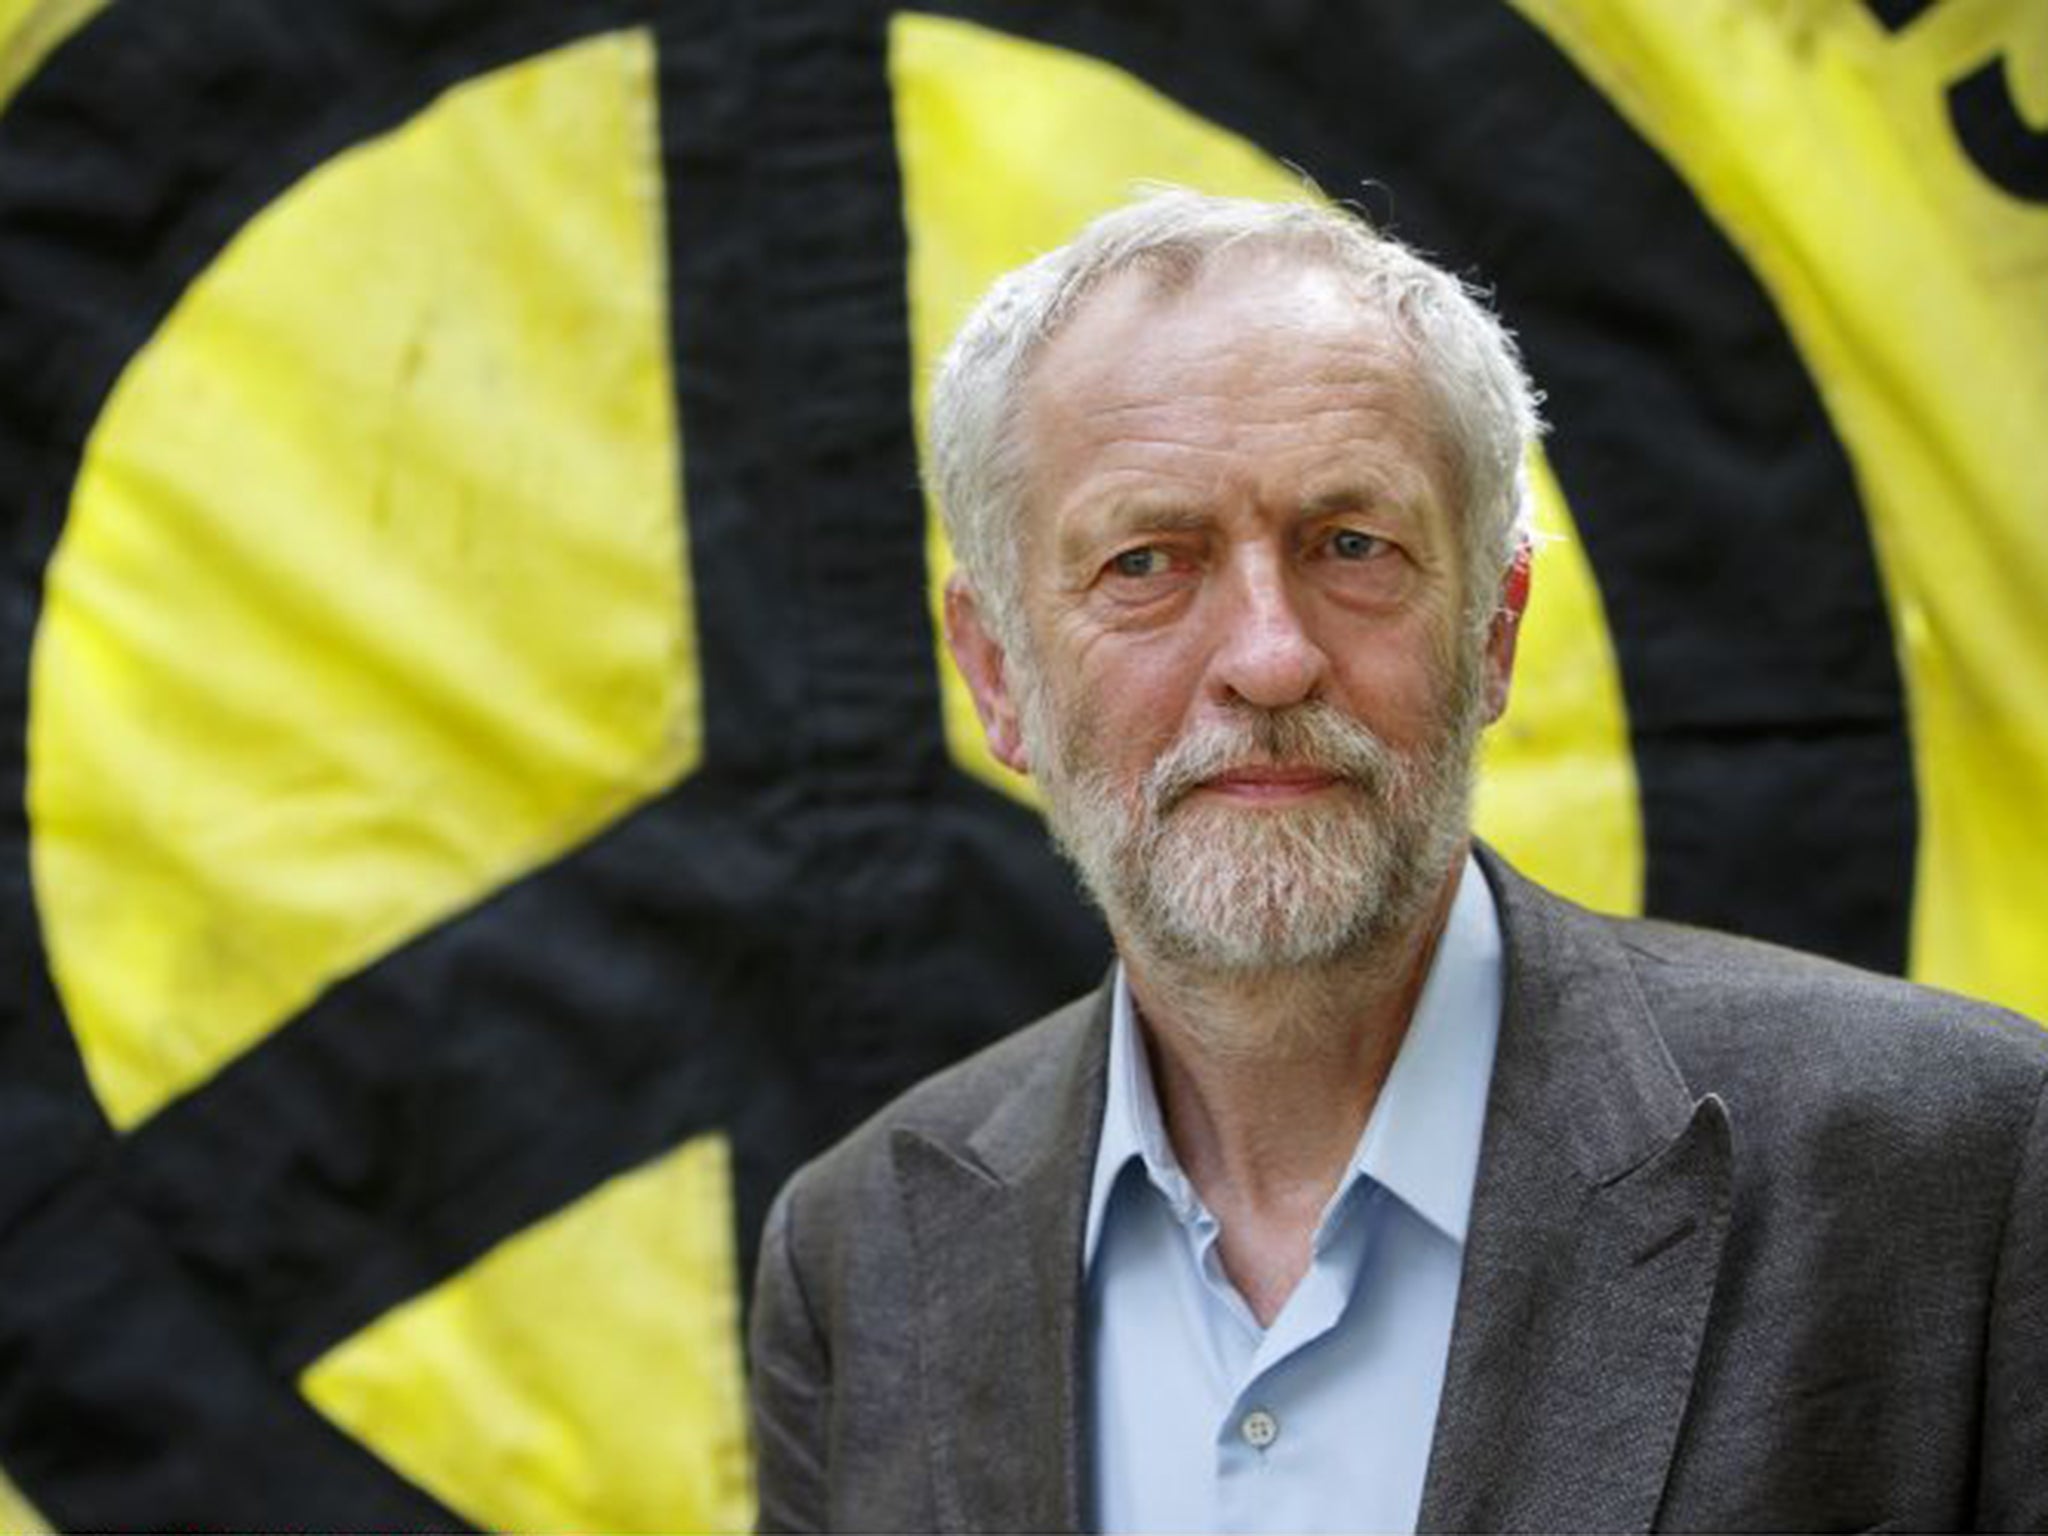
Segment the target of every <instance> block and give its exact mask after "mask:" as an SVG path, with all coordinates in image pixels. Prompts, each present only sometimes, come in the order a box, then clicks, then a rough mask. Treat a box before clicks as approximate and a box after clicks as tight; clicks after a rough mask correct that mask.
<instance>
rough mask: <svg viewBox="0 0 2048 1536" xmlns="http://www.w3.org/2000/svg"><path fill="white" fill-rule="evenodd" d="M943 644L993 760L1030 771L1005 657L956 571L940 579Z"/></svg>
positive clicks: (1019, 769) (969, 588)
mask: <svg viewBox="0 0 2048 1536" xmlns="http://www.w3.org/2000/svg"><path fill="white" fill-rule="evenodd" d="M946 644H947V645H948V646H949V647H950V648H951V649H952V652H953V660H954V661H955V662H957V663H958V664H959V667H960V675H961V676H962V677H964V678H966V679H967V687H968V690H969V691H970V692H971V693H972V694H973V695H974V712H975V713H976V714H977V715H979V716H981V729H982V732H983V733H984V734H985V735H986V736H987V737H988V749H989V751H990V752H992V753H994V754H995V759H996V761H997V762H999V763H1001V764H1002V765H1003V766H1004V767H1006V768H1010V769H1014V770H1015V771H1016V772H1018V773H1029V772H1030V771H1031V763H1030V759H1029V758H1028V757H1027V756H1026V754H1025V751H1024V732H1023V729H1022V727H1021V725H1020V724H1019V719H1018V712H1017V699H1016V695H1015V694H1013V693H1012V692H1011V690H1010V674H1009V666H1008V659H1007V658H1006V657H1005V656H1004V655H1003V648H1002V646H1001V645H1000V644H998V643H997V641H996V637H995V635H994V634H993V633H992V632H991V631H990V629H989V626H988V623H987V621H986V620H984V619H983V618H982V614H981V601H980V599H979V598H977V597H976V596H975V595H974V589H973V588H972V587H970V586H969V585H968V584H967V580H966V578H965V577H963V576H961V575H959V574H958V573H957V572H956V573H955V574H954V575H953V576H952V577H951V578H950V579H949V580H948V581H947V582H946Z"/></svg>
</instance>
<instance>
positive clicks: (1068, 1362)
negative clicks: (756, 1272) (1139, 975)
mask: <svg viewBox="0 0 2048 1536" xmlns="http://www.w3.org/2000/svg"><path fill="white" fill-rule="evenodd" d="M1109 1007H1110V991H1109V987H1108V985H1107V983H1105V984H1104V985H1103V986H1102V987H1101V988H1099V989H1098V990H1097V991H1096V992H1094V993H1093V994H1091V995H1090V996H1088V997H1086V998H1083V999H1081V1000H1080V1001H1079V1002H1076V1003H1074V1004H1071V1005H1069V1006H1068V1007H1067V1008H1065V1009H1062V1010H1061V1011H1060V1013H1058V1014H1056V1015H1054V1016H1053V1017H1052V1018H1050V1019H1048V1020H1046V1021H1045V1022H1044V1023H1042V1024H1039V1025H1036V1026H1034V1030H1035V1032H1036V1033H1037V1035H1038V1036H1039V1039H1040V1041H1041V1044H1042V1048H1041V1049H1040V1050H1039V1051H1038V1052H1037V1053H1036V1055H1035V1056H1033V1057H1032V1059H1031V1060H1030V1062H1029V1063H1028V1065H1026V1066H1025V1067H1024V1068H1023V1069H1022V1071H1021V1073H1020V1076H1019V1078H1018V1081H1017V1083H1016V1085H1015V1086H1014V1087H1013V1088H1012V1089H1011V1090H1010V1091H1009V1092H1008V1093H1007V1094H1005V1095H1004V1096H1003V1098H1002V1099H1001V1100H1000V1101H999V1102H998V1103H997V1105H996V1107H995V1108H994V1110H993V1111H992V1112H991V1113H990V1114H989V1115H988V1117H987V1118H986V1119H985V1120H983V1121H982V1122H981V1124H980V1125H979V1126H978V1127H976V1128H975V1129H974V1130H973V1131H972V1132H971V1133H970V1134H969V1135H967V1136H966V1138H965V1139H964V1140H957V1141H955V1140H949V1139H942V1138H939V1137H936V1136H934V1135H931V1134H928V1133H926V1132H923V1131H920V1130H916V1129H910V1128H906V1129H902V1130H898V1131H897V1132H896V1133H895V1138H894V1145H893V1148H892V1150H893V1153H894V1157H895V1163H896V1176H897V1181H898V1187H899V1188H900V1189H901V1191H902V1194H903V1199H904V1204H905V1209H906V1212H907V1214H908V1216H909V1221H910V1229H911V1237H912V1242H913V1244H914V1246H915V1253H916V1259H917V1270H918V1274H917V1283H918V1286H919V1290H920V1293H921V1302H922V1305H921V1307H920V1308H919V1313H918V1316H919V1324H920V1328H919V1332H920V1348H919V1361H920V1370H921V1375H922V1384H923V1395H922V1400H923V1402H924V1404H925V1406H926V1411H927V1418H926V1420H925V1422H924V1423H923V1424H922V1425H921V1426H914V1427H907V1428H906V1433H922V1434H923V1435H924V1436H925V1437H926V1440H927V1443H928V1444H929V1445H930V1446H931V1449H932V1478H933V1489H932V1493H933V1509H934V1512H935V1514H936V1516H937V1524H938V1527H939V1529H941V1530H958V1531H970V1530H999V1531H1002V1530H1007V1531H1019V1530H1030V1531H1062V1530H1079V1529H1080V1528H1081V1520H1082V1490H1083V1488H1084V1487H1085V1486H1086V1485H1087V1475H1086V1460H1085V1458H1086V1440H1085V1436H1084V1432H1083V1431H1084V1426H1083V1423H1082V1418H1083V1407H1082V1392H1081V1386H1080V1383H1081V1381H1082V1370H1081V1287H1082V1273H1081V1235H1082V1227H1083V1224H1084V1220H1085V1214H1086V1207H1087V1192H1088V1175H1089V1172H1090V1168H1091V1166H1092V1164H1093V1162H1094V1156H1095V1144H1096V1139H1097V1135H1098V1130H1099V1127H1100V1125H1101V1122H1102V1105H1103V1092H1104V1088H1103V1084H1104V1077H1105V1062H1106V1057H1107V1047H1108V1039H1109Z"/></svg>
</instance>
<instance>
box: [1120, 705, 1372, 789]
mask: <svg viewBox="0 0 2048 1536" xmlns="http://www.w3.org/2000/svg"><path fill="white" fill-rule="evenodd" d="M1244 768H1303V769H1308V770H1310V771H1312V772H1316V773H1327V774H1329V775H1330V776H1331V777H1333V778H1337V779H1341V780H1344V781H1345V782H1347V783H1351V784H1354V785H1356V786H1357V787H1358V788H1359V789H1361V790H1363V791H1364V792H1365V793H1366V794H1367V795H1368V796H1371V797H1378V796H1380V795H1382V794H1384V792H1385V791H1386V789H1387V786H1388V785H1389V784H1390V783H1391V782H1392V780H1393V778H1394V776H1395V774H1396V773H1397V772H1398V769H1399V759H1398V758H1397V757H1396V755H1395V753H1394V751H1393V749H1392V748H1390V747H1389V746H1388V745H1387V744H1386V743H1385V742H1383V741H1381V740H1380V739H1379V737H1378V736H1376V735H1374V734H1373V733H1372V732H1371V731H1370V730H1368V729H1367V728H1366V727H1365V726H1363V725H1361V724H1359V723H1358V722H1357V721H1356V720H1353V719H1352V718H1351V717H1350V716H1349V715H1346V714H1345V713H1344V712H1343V711H1342V710H1340V709H1338V708H1337V707H1336V705H1334V704H1330V703H1326V702H1324V701H1323V700H1320V699H1310V700H1307V701H1305V702H1303V703H1300V704H1291V705H1289V706H1288V707H1287V708H1285V709H1243V710H1240V711H1239V712H1237V713H1236V714H1233V715H1227V716H1222V717H1219V718H1214V719H1211V720H1208V721H1206V722H1204V723H1203V724H1202V725H1200V726H1197V727H1196V728H1195V729H1193V730H1191V731H1189V732H1188V733H1187V734H1186V735H1184V736H1182V737H1181V738H1180V740H1178V741H1176V742H1175V743H1174V744H1173V745H1172V746H1171V747H1169V748H1168V749H1167V750H1166V751H1165V752H1164V753H1163V754H1161V756H1160V758H1159V760H1158V761H1157V762H1155V763H1154V764H1153V765H1152V769H1151V771H1150V772H1149V773H1148V774H1147V775H1146V777H1145V796H1146V799H1147V801H1148V802H1149V803H1150V804H1151V806H1152V808H1153V810H1154V812H1155V813H1157V814H1159V815H1164V814H1166V813H1167V812H1168V811H1171V810H1172V809H1173V808H1174V807H1175V806H1176V805H1178V804H1179V803H1180V802H1181V801H1182V800H1184V799H1186V798H1187V797H1188V796H1189V795H1190V794H1192V793H1194V791H1195V790H1197V789H1199V788H1200V787H1201V786H1202V785H1203V784H1204V783H1206V782H1207V781H1208V780H1210V779H1213V778H1215V777H1217V776H1218V775H1219V774H1225V773H1233V772H1236V771H1238V770H1239V769H1244Z"/></svg>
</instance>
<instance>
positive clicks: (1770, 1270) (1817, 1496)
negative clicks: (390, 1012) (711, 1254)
mask: <svg viewBox="0 0 2048 1536" xmlns="http://www.w3.org/2000/svg"><path fill="white" fill-rule="evenodd" d="M1483 862H1484V863H1485V867H1486V870H1487V874H1488V877H1489V880H1490V881H1491V883H1492V886H1493V889H1494V892H1495V895H1496V897H1497V898H1498V900H1499V902H1500V907H1501V917H1502V926H1503V931H1504V937H1505V943H1506V990H1505V1001H1504V1010H1503V1017H1502V1028H1501V1036H1500V1046H1499V1052H1498V1056H1497V1058H1496V1065H1495V1071H1494V1080H1493V1085H1492V1089H1491V1093H1490V1098H1489V1101H1488V1111H1487V1121H1486V1132H1485V1139H1484V1144H1483V1148H1482V1152H1481V1160H1480V1171H1479V1182H1478V1188H1477V1191H1476V1193H1475V1195H1474V1206H1473V1215H1472V1223H1471V1232H1470V1239H1469V1242H1468V1244H1467V1248H1466V1254H1465V1264H1464V1272H1463V1278H1462V1281H1461V1285H1460V1290H1459V1296H1458V1307H1457V1315H1456V1322H1455V1324H1454V1328H1453V1333H1452V1339H1451V1347H1450V1358H1449V1362H1448V1369H1447V1374H1446V1378H1445V1382H1444V1393H1443V1401H1442V1406H1441V1409H1440V1411H1439V1414H1438V1419H1437V1425H1436V1433H1435V1439H1434V1442H1433V1445H1432V1449H1431V1454H1430V1461H1429V1471H1428V1477H1427V1482H1426V1485H1425V1489H1424V1494H1423V1502H1422V1525H1423V1526H1424V1528H1425V1529H1448V1530H1506V1529H1576V1530H1610V1529H1611V1530H1626V1529H1648V1528H1652V1527H1657V1528H1666V1529H1684V1528H1693V1529H1700V1528H1708V1529H1718V1530H1744V1529H1759V1528H1773V1529H1798V1530H1807V1531H1822V1530H1846V1529H1855V1528H1860V1527H1867V1526H1874V1525H1888V1526H1892V1527H1897V1528H1904V1529H1915V1530H1937V1529H1950V1528H1964V1527H1971V1526H1977V1527H1984V1528H2007V1529H2025V1528H2031V1529H2035V1530H2040V1529H2044V1528H2048V1117H2044V1110H2043V1101H2044V1084H2048V1036H2044V1035H2043V1033H2042V1032H2041V1031H2040V1030H2038V1029H2036V1028H2035V1027H2034V1026H2033V1025H2031V1024H2029V1023H2027V1022H2026V1021H2024V1020H2020V1019H2016V1018H2013V1017H2012V1016H2010V1015H2004V1014H2000V1013H1998V1012H1997V1011H1995V1010H1992V1009H1988V1008H1985V1007H1982V1006H1979V1005H1975V1004H1971V1003H1968V1002H1964V1001H1962V1000H1960V999H1957V998H1953V997H1948V996H1945V995H1942V994H1939V993H1935V992H1930V991H1927V990H1925V989H1921V988H1916V987H1911V986H1908V985H1905V984H1904V983H1900V982H1897V981H1891V980H1886V979H1883V978H1879V977H1875V976H1870V975H1867V974H1864V973H1861V972H1857V971H1853V970H1850V969H1847V968H1845V967H1842V966H1837V965H1833V964H1830V963H1827V962H1824V961H1818V960H1814V959H1810V958H1807V957H1804V956H1799V955H1794V954H1791V953H1789V952H1786V951H1783V950H1778V949H1773V948H1770V947H1767V946H1764V945H1759V944H1753V943H1747V942H1744V941H1741V940H1735V939H1729V938H1725V937H1721V936H1717V935H1711V934H1705V933H1700V932H1696V931H1692V930H1686V929H1681V928H1674V927H1669V926H1664V925H1659V924H1651V923H1637V922H1622V921H1616V920H1613V919H1608V918H1603V917H1598V916H1595V915H1593V914H1591V913H1588V912H1585V911H1583V910H1581V909H1579V908H1577V907H1574V906H1571V905H1570V904H1568V903H1566V902H1564V901H1561V900H1559V899H1557V898H1555V897H1553V896H1550V895H1548V894H1546V893H1544V892H1542V891H1540V890H1538V889H1537V888H1536V887H1534V886H1532V885H1530V884H1528V883H1527V882H1525V881H1523V880H1522V879H1520V878H1519V877H1517V876H1516V875H1514V874H1513V873H1512V872H1511V871H1509V870H1507V869H1506V868H1505V867H1504V866H1503V865H1502V864H1501V863H1500V862H1499V861H1498V860H1497V859H1495V858H1493V857H1491V856H1490V855H1486V856H1483ZM1107 1016H1108V1004H1107V996H1106V992H1105V993H1098V994H1097V995H1095V996H1093V997H1090V998H1086V999H1083V1000H1082V1001H1080V1002H1078V1003H1075V1004H1073V1005H1071V1006H1069V1007H1067V1008H1065V1009H1062V1010H1061V1011H1060V1012H1058V1013H1056V1014H1053V1015H1052V1016H1050V1017H1049V1018H1047V1019H1045V1020H1042V1021H1041V1022H1039V1023H1037V1024H1035V1025H1033V1026H1031V1027H1030V1028H1029V1029H1026V1030H1024V1031H1022V1032H1020V1033H1018V1034H1016V1035H1014V1036H1011V1037H1010V1038H1009V1039H1007V1040H1005V1041H1003V1042H1001V1043H1000V1044H998V1045H996V1046H995V1047H994V1048H993V1049H991V1050H988V1051H986V1052H984V1053H982V1054H981V1055H979V1056H977V1057H975V1058H973V1059H971V1060H969V1061H967V1062H964V1063H962V1064H961V1065H959V1066H957V1067H955V1068H953V1069H951V1070H949V1071H947V1072H946V1073H944V1074H942V1075H940V1076H939V1077H936V1078H934V1079H932V1080H931V1081H929V1082H927V1083H925V1084H923V1085H922V1086H920V1087H918V1088H916V1089H914V1090H912V1091H911V1092H910V1093H909V1094H907V1095H906V1096H905V1097H903V1098H902V1099H900V1100H899V1101H897V1102H896V1103H895V1104H894V1105H893V1106H891V1107H890V1108H888V1109H886V1110H884V1111H883V1112H882V1113H881V1114H880V1115H878V1116H877V1117H876V1118H875V1119H874V1120H872V1121H870V1122H869V1123H868V1124H867V1125H865V1126H864V1127H863V1128H861V1129H860V1130H859V1131H856V1132H855V1133H854V1134H853V1135H852V1136H851V1137H849V1138H848V1139H847V1140H846V1141H845V1142H843V1143H841V1144H840V1145H839V1146H838V1147H836V1148H835V1149H833V1150H832V1151H831V1152H829V1153H827V1154H826V1155H825V1156H824V1157H822V1158H820V1159H819V1160H818V1161H817V1162H815V1163H813V1164H811V1165H810V1166H808V1167H807V1168H805V1169H804V1170H803V1171H802V1172H801V1173H799V1174H798V1175H797V1177H796V1178H795V1179H794V1180H792V1181H791V1183H790V1185H789V1187H788V1188H787V1189H786V1190H785V1191H784V1192H783V1194H782V1196H781V1198H780V1199H779V1200H778V1201H777V1202H776V1205H775V1207H774V1210H773V1211H772V1213H771V1214H770V1216H769V1219H768V1225H767V1231H766V1234H765V1237H764V1240H763V1245H762V1251H761V1260H760V1273H759V1279H758V1282H757V1287H756V1291H755V1300H754V1314H753V1326H752V1331H753V1338H752V1355H753V1359H752V1365H753V1389H754V1399H755V1429H756V1445H757V1452H758V1457H759V1476H760V1489H761V1522H762V1525H763V1526H764V1527H765V1528H770V1529H776V1528H804V1527H831V1528H839V1529H875V1530H884V1529H887V1530H905V1531H911V1530H932V1529H941V1530H1060V1529H1073V1528H1077V1527H1078V1526H1079V1525H1080V1524H1081V1522H1082V1521H1083V1519H1084V1518H1085V1509H1086V1495H1085V1490H1086V1487H1087V1483H1088V1478H1087V1464H1086V1458H1087V1455H1088V1446H1089V1434H1088V1431H1087V1420H1086V1416H1087V1412H1088V1404H1087V1398H1086V1392H1085V1390H1084V1386H1083V1383H1084V1382H1085V1380H1086V1376H1085V1372H1084V1369H1083V1362H1082V1353H1081V1351H1082V1327H1081V1315H1080V1314H1081V1236H1082V1223H1083V1216H1084V1212H1085V1210H1086V1205H1087V1189H1088V1179H1089V1172H1090V1166H1091V1163H1092V1160H1093V1156H1094V1150H1095V1141H1096V1131H1097V1126H1098V1124H1099V1121H1100V1118H1101V1113H1102V1099H1103V1079H1104V1060H1105V1050H1104V1047H1105V1043H1106V1039H1107V1028H1106V1025H1107Z"/></svg>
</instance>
